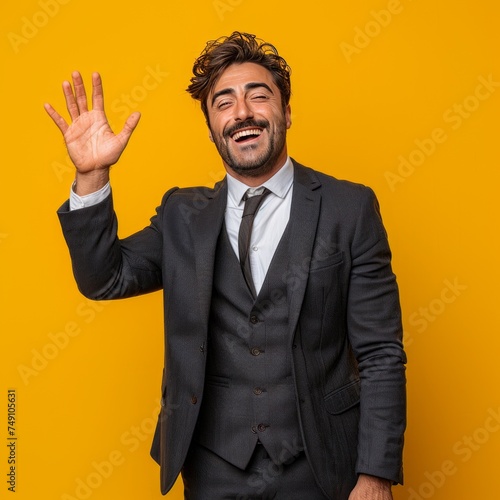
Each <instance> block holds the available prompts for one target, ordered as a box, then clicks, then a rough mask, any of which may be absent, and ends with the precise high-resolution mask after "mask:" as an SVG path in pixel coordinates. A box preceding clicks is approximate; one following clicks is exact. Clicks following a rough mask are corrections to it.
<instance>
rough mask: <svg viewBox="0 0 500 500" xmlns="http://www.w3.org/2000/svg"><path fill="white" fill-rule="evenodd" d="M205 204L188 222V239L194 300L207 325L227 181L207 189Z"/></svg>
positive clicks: (203, 202)
mask: <svg viewBox="0 0 500 500" xmlns="http://www.w3.org/2000/svg"><path fill="white" fill-rule="evenodd" d="M198 203H199V204H203V205H205V206H204V207H203V208H202V209H200V211H199V213H198V214H196V216H195V217H193V218H192V221H191V238H192V242H193V246H194V256H195V266H196V276H197V279H198V299H199V303H200V310H201V320H202V323H203V324H206V325H207V324H208V317H209V314H210V302H211V300H212V285H213V274H214V262H215V251H216V248H217V240H218V238H219V234H220V231H221V228H222V223H223V221H224V212H225V208H226V204H227V182H226V180H225V179H224V180H222V181H221V182H219V183H217V184H216V185H215V188H214V189H213V190H209V189H207V193H206V199H205V200H201V197H200V201H199V202H198Z"/></svg>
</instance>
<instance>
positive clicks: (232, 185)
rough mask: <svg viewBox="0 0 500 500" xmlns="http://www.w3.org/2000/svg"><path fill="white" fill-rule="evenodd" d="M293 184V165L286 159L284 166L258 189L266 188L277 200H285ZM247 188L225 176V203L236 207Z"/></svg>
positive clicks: (241, 201)
mask: <svg viewBox="0 0 500 500" xmlns="http://www.w3.org/2000/svg"><path fill="white" fill-rule="evenodd" d="M292 184H293V163H292V160H290V157H287V159H286V162H285V164H284V165H283V166H282V167H281V168H280V169H279V170H278V171H277V172H276V173H275V174H274V175H273V176H272V177H271V178H270V179H268V180H267V181H266V182H264V184H262V185H261V186H258V187H266V188H267V189H269V191H271V193H273V194H275V195H276V196H278V197H279V198H285V196H286V194H287V193H288V191H289V189H290V187H291V186H292ZM247 190H248V186H247V185H246V184H244V183H243V182H241V181H239V180H238V179H235V178H234V177H233V176H231V175H227V202H228V205H229V206H233V207H238V206H239V205H240V204H241V203H243V195H244V194H245V193H246V192H247Z"/></svg>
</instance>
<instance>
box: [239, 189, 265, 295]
mask: <svg viewBox="0 0 500 500" xmlns="http://www.w3.org/2000/svg"><path fill="white" fill-rule="evenodd" d="M270 192H271V191H269V189H267V188H264V191H262V194H257V195H254V196H249V195H248V191H247V192H246V193H245V195H244V197H243V199H244V200H245V208H244V209H243V215H242V216H241V224H240V231H239V233H238V252H239V254H240V265H241V269H242V271H243V275H244V276H245V281H246V282H247V285H248V288H250V290H251V292H252V294H253V296H254V297H255V296H256V295H257V294H256V291H255V285H254V283H253V279H252V271H251V269H250V257H249V255H248V250H249V247H250V238H251V236H252V227H253V221H254V219H255V214H256V213H257V211H258V210H259V207H260V205H261V203H262V202H263V201H264V198H265V197H266V196H267V195H268V194H269V193H270Z"/></svg>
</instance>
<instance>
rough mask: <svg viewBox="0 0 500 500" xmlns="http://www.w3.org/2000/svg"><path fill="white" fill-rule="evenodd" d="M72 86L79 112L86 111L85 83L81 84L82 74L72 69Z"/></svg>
mask: <svg viewBox="0 0 500 500" xmlns="http://www.w3.org/2000/svg"><path fill="white" fill-rule="evenodd" d="M71 76H72V78H73V87H74V88H75V96H76V104H77V105H78V110H79V111H80V114H82V113H85V112H86V111H88V107H87V94H86V93H85V85H83V79H82V76H81V75H80V73H79V72H78V71H73V73H72V75H71Z"/></svg>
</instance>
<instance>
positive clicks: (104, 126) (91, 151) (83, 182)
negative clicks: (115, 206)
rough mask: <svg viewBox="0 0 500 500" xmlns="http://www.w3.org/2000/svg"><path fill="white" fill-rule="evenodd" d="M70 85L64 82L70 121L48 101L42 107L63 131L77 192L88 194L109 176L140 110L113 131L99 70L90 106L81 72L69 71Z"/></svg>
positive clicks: (95, 74) (101, 184)
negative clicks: (121, 128) (71, 79)
mask: <svg viewBox="0 0 500 500" xmlns="http://www.w3.org/2000/svg"><path fill="white" fill-rule="evenodd" d="M72 78H73V88H72V86H71V83H70V82H68V81H65V82H63V92H64V97H65V99H66V106H67V108H68V112H69V115H70V117H71V124H68V123H67V122H66V120H65V119H64V118H63V117H62V116H61V115H60V114H59V113H58V112H57V111H56V110H55V109H54V108H53V107H52V106H51V105H50V104H45V110H46V111H47V113H48V114H49V116H50V117H51V118H52V120H53V121H54V123H55V124H56V125H57V127H58V128H59V130H60V131H61V133H62V134H63V137H64V141H65V142H66V147H67V148H68V153H69V156H70V158H71V161H72V162H73V163H74V165H75V167H76V170H77V177H76V179H77V193H78V194H88V192H92V191H94V190H97V189H99V188H100V187H102V186H103V185H104V184H105V183H106V182H107V179H108V178H109V167H111V165H113V164H115V163H116V162H117V161H118V159H119V158H120V156H121V154H122V153H123V150H124V149H125V147H126V146H127V143H128V141H129V139H130V136H131V135H132V132H133V131H134V129H135V127H136V126H137V123H138V122H139V118H140V116H141V115H140V113H137V112H136V113H132V114H131V115H130V116H129V117H128V119H127V121H126V122H125V125H124V127H123V130H122V131H121V132H120V133H118V134H115V133H114V132H113V131H112V130H111V127H110V126H109V123H108V119H107V118H106V114H105V112H104V98H103V90H102V81H101V77H100V75H99V73H93V75H92V109H91V110H89V109H88V102H87V94H86V92H85V86H84V84H83V80H82V77H81V75H80V73H78V72H77V71H75V72H74V73H73V74H72Z"/></svg>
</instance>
